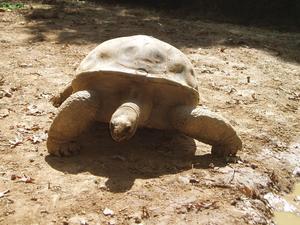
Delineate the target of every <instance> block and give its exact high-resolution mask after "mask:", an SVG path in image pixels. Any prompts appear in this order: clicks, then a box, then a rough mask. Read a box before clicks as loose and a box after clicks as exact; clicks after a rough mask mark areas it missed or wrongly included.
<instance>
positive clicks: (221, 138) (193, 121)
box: [171, 106, 242, 156]
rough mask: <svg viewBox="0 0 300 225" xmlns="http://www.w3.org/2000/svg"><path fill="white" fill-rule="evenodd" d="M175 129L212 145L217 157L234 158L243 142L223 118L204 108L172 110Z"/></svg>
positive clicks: (185, 107)
mask: <svg viewBox="0 0 300 225" xmlns="http://www.w3.org/2000/svg"><path fill="white" fill-rule="evenodd" d="M171 120H172V125H173V127H174V128H175V129H176V130H178V131H180V132H182V133H184V134H185V135H187V136H190V137H192V138H195V139H197V140H199V141H201V142H203V143H206V144H209V145H212V154H213V155H216V156H234V155H235V154H236V153H237V151H238V150H240V149H241V148H242V141H241V139H240V138H239V136H238V135H237V133H236V132H235V130H234V129H233V127H232V126H231V125H230V124H229V123H228V122H227V121H226V120H224V119H223V118H222V117H220V116H218V115H217V114H215V113H213V112H211V111H209V110H208V109H205V108H203V107H200V106H198V107H196V108H193V107H188V106H179V107H176V108H175V109H173V110H172V112H171Z"/></svg>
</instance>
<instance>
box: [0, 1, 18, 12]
mask: <svg viewBox="0 0 300 225" xmlns="http://www.w3.org/2000/svg"><path fill="white" fill-rule="evenodd" d="M22 8H24V4H23V3H17V2H0V9H3V10H5V11H12V10H17V9H22Z"/></svg>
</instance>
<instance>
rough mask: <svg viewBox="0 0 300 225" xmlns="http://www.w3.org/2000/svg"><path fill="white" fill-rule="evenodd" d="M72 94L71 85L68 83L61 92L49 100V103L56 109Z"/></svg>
mask: <svg viewBox="0 0 300 225" xmlns="http://www.w3.org/2000/svg"><path fill="white" fill-rule="evenodd" d="M72 93H73V88H72V85H71V83H69V84H68V85H67V87H65V89H64V90H63V91H62V92H59V93H58V94H55V95H54V96H53V97H52V98H51V99H50V102H51V103H52V105H53V106H54V107H56V108H58V107H59V106H60V105H61V104H62V103H63V102H64V101H65V100H66V99H67V98H68V97H69V96H70V95H71V94H72Z"/></svg>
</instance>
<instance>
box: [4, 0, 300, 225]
mask: <svg viewBox="0 0 300 225" xmlns="http://www.w3.org/2000/svg"><path fill="white" fill-rule="evenodd" d="M134 34H147V35H151V36H154V37H156V38H159V39H161V40H163V41H166V42H168V43H170V44H172V45H174V46H176V47H178V48H179V49H181V50H182V51H183V52H184V53H185V54H186V55H187V56H188V58H189V59H190V60H191V61H192V63H193V65H194V67H195V70H196V72H197V78H198V81H199V87H200V98H201V104H203V105H205V106H207V107H209V108H211V109H213V110H214V111H216V112H220V114H222V115H223V116H224V117H227V118H229V119H230V120H231V121H232V124H233V125H234V127H235V128H236V130H237V131H238V132H239V134H240V135H241V137H242V140H243V143H244V148H243V150H242V151H240V152H239V153H238V156H239V157H240V160H239V161H238V162H237V163H226V162H224V161H223V160H221V159H216V158H212V157H211V155H210V147H209V146H207V145H204V144H201V143H199V142H197V141H194V140H193V139H190V138H188V137H185V136H183V135H180V134H176V133H174V134H169V133H166V132H163V131H155V130H140V131H138V133H137V135H136V136H135V137H134V138H133V140H131V141H129V142H127V143H120V144H118V143H115V142H113V141H112V140H111V137H110V136H109V132H108V127H107V125H105V124H95V126H94V127H93V129H92V130H90V131H89V132H88V133H86V134H85V135H83V136H82V137H81V143H82V145H83V150H82V152H81V154H80V155H78V156H74V157H70V158H57V157H53V156H49V155H48V153H47V149H46V146H45V140H46V137H47V130H48V128H49V126H50V124H51V121H52V119H53V117H54V115H55V114H56V110H57V109H56V108H54V107H53V106H52V105H51V104H50V103H49V99H50V98H51V96H52V95H53V94H54V93H56V92H57V91H58V90H59V89H62V88H63V87H64V85H65V84H66V83H67V82H68V81H70V80H71V79H72V76H74V71H75V69H76V68H77V66H78V64H79V63H80V61H81V60H82V59H83V58H84V57H85V56H86V55H87V54H88V53H89V51H91V50H92V49H93V48H94V47H95V46H97V45H98V44H99V43H101V42H102V41H105V40H107V39H111V38H115V37H119V36H127V35H134ZM0 51H1V54H0V78H1V80H0V127H1V130H0V194H1V193H2V196H1V195H0V224H24V225H25V224H26V225H27V224H65V225H66V224H111V225H113V224H207V225H208V224H210V225H212V224H239V225H240V224H272V209H271V208H270V205H269V204H268V203H267V201H266V200H265V199H264V197H263V196H264V194H266V193H268V192H273V193H277V194H280V195H281V194H284V193H286V192H289V191H291V189H292V187H293V183H294V182H295V178H294V177H293V176H292V171H293V170H294V168H295V167H297V166H298V167H299V166H300V160H299V158H300V126H299V120H300V113H299V101H300V64H299V63H300V34H299V33H288V32H279V31H275V30H272V29H263V28H255V27H243V26H238V25H231V24H221V23H216V22H207V21H201V20H193V21H191V20H188V19H185V18H176V15H175V16H172V17H170V16H168V15H165V14H163V13H159V12H155V11H153V10H150V9H141V8H131V7H129V6H117V5H106V4H93V3H86V2H79V1H78V2H74V3H72V4H71V3H70V4H62V3H61V4H56V5H46V4H43V5H42V4H37V3H34V4H32V5H31V6H28V5H27V6H26V8H25V9H22V10H17V11H11V12H8V11H1V12H0Z"/></svg>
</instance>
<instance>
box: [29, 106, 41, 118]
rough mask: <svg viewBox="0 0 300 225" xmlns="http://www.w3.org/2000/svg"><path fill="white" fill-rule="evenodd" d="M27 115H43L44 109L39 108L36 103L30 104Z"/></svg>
mask: <svg viewBox="0 0 300 225" xmlns="http://www.w3.org/2000/svg"><path fill="white" fill-rule="evenodd" d="M26 111H27V113H26V115H31V116H39V115H42V111H41V110H39V109H38V107H37V106H36V105H29V106H28V107H27V108H26Z"/></svg>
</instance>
